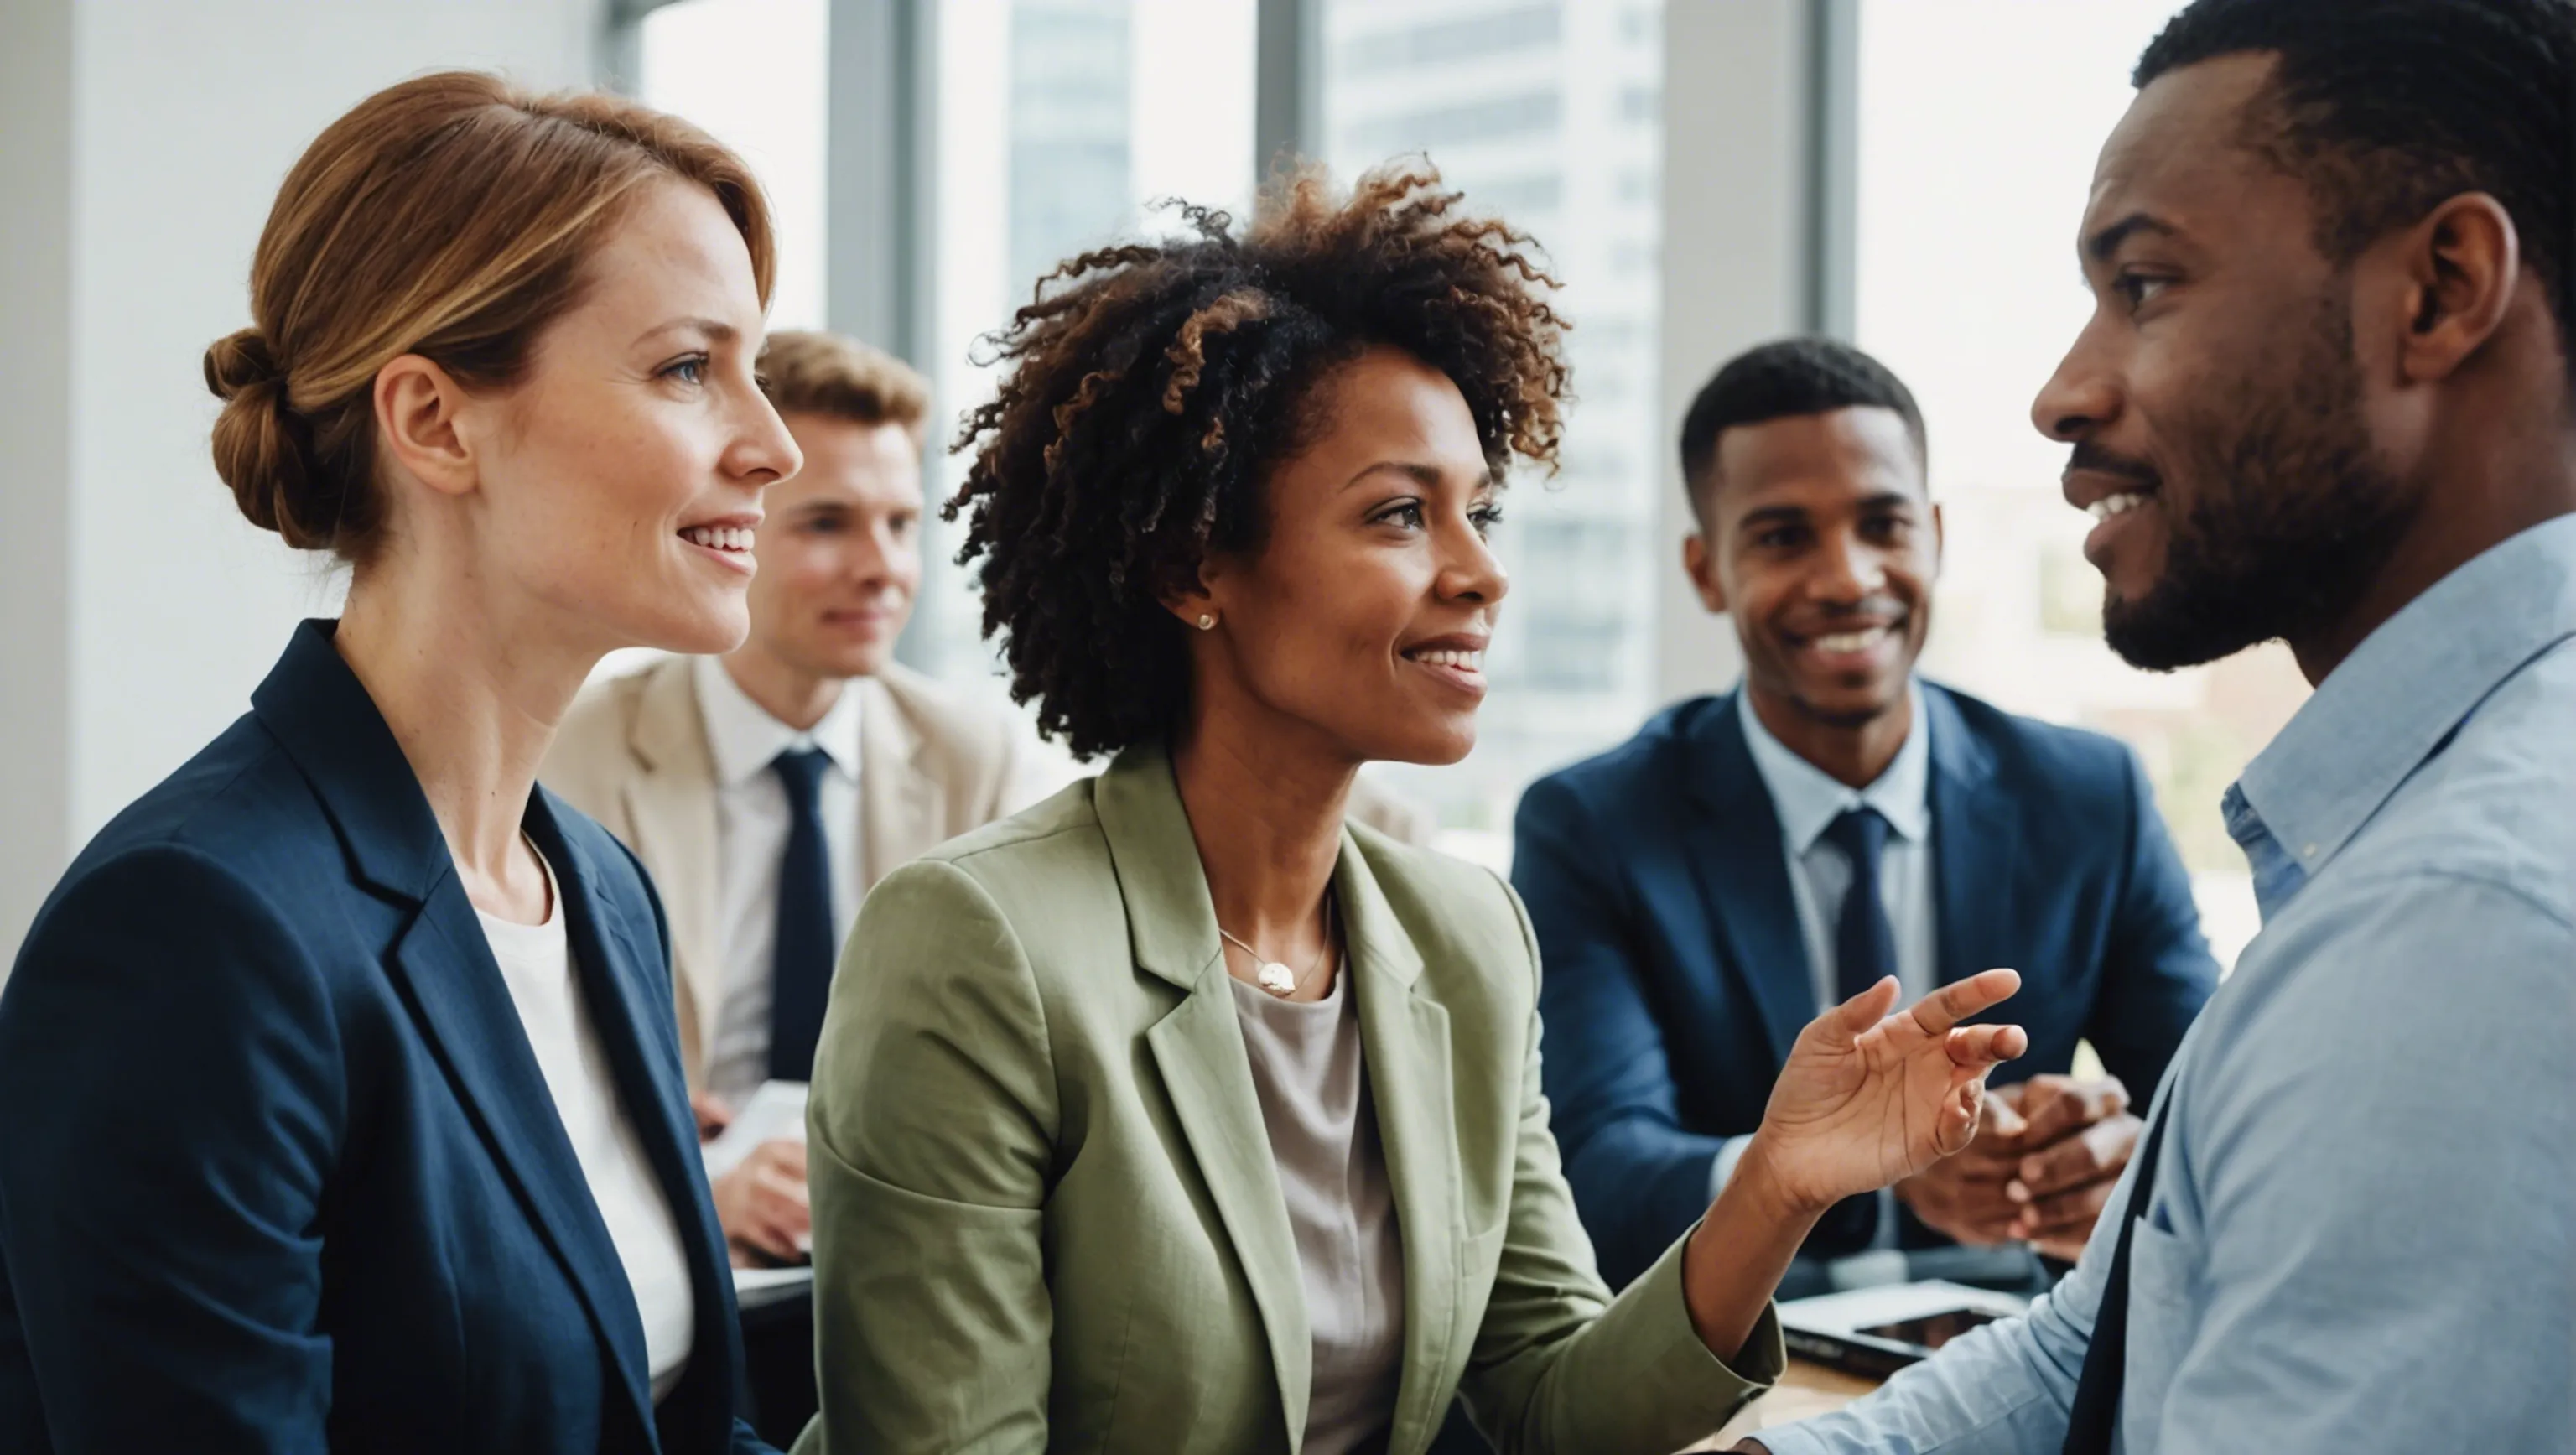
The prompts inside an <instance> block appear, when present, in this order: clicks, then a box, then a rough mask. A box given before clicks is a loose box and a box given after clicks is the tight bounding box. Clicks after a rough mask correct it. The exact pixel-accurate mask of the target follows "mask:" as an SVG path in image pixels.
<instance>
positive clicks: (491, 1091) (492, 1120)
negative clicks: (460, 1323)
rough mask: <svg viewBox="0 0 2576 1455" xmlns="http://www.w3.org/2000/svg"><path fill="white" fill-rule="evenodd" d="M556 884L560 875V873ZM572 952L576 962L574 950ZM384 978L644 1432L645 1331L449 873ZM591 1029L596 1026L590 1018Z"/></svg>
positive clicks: (478, 931)
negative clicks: (575, 1298) (398, 991)
mask: <svg viewBox="0 0 2576 1455" xmlns="http://www.w3.org/2000/svg"><path fill="white" fill-rule="evenodd" d="M556 878H557V880H558V882H561V881H563V880H565V879H566V878H568V876H566V875H562V874H558V875H557V876H556ZM575 953H576V955H578V954H579V953H580V951H579V949H578V948H576V950H575ZM393 963H394V969H395V972H396V976H397V979H398V980H399V981H400V983H401V986H402V988H403V991H404V995H405V999H406V1000H407V1001H408V1002H409V1003H410V1006H411V1009H412V1014H413V1016H414V1017H415V1019H417V1021H418V1022H419V1024H420V1027H421V1031H422V1037H423V1039H424V1040H426V1041H428V1042H429V1044H430V1047H431V1049H432V1051H433V1052H434V1054H435V1055H436V1056H437V1058H438V1061H439V1064H440V1065H441V1066H442V1067H443V1068H444V1069H445V1070H446V1073H447V1079H448V1084H449V1085H450V1086H451V1087H452V1088H453V1089H454V1091H455V1093H456V1099H457V1101H458V1102H459V1103H461V1104H462V1105H463V1106H464V1108H465V1113H466V1116H467V1118H468V1119H469V1120H471V1121H472V1122H473V1124H474V1127H475V1130H476V1131H477V1132H478V1133H480V1134H481V1136H482V1138H483V1141H484V1143H485V1144H486V1145H487V1146H489V1147H490V1148H491V1150H492V1154H493V1158H494V1160H496V1161H497V1162H498V1163H499V1164H500V1166H501V1170H502V1173H503V1175H504V1176H505V1178H506V1179H507V1180H508V1181H509V1183H510V1185H511V1187H512V1190H513V1191H515V1192H516V1193H517V1194H518V1197H519V1201H520V1204H521V1206H522V1207H523V1208H524V1209H525V1210H526V1212H527V1215H528V1220H529V1221H530V1222H531V1223H533V1224H535V1226H536V1229H537V1232H538V1235H539V1236H540V1237H541V1238H542V1239H543V1240H544V1242H545V1243H546V1245H547V1246H548V1247H549V1248H551V1249H552V1250H553V1251H554V1255H555V1257H556V1259H557V1260H558V1261H560V1262H561V1263H562V1264H563V1266H564V1271H565V1272H567V1273H569V1274H570V1275H571V1276H572V1283H573V1287H574V1288H575V1289H576V1290H577V1291H578V1292H579V1294H580V1296H581V1301H582V1305H583V1307H584V1308H586V1309H588V1310H589V1312H590V1319H591V1325H592V1327H593V1328H595V1329H596V1330H598V1332H599V1336H600V1338H601V1340H602V1341H603V1342H605V1343H606V1344H607V1346H608V1348H609V1350H610V1352H611V1353H612V1354H613V1355H614V1356H615V1360H616V1364H617V1369H618V1373H619V1374H620V1375H621V1376H622V1378H623V1382H624V1384H625V1385H626V1391H627V1394H628V1395H629V1396H630V1397H631V1398H632V1399H633V1400H634V1401H635V1410H636V1415H637V1417H638V1418H639V1419H641V1420H642V1421H643V1425H644V1428H646V1429H651V1428H652V1427H653V1402H652V1394H651V1390H650V1389H649V1387H648V1386H647V1383H646V1358H645V1352H644V1327H643V1325H642V1323H641V1322H640V1321H639V1320H638V1319H637V1317H636V1313H635V1299H634V1294H633V1292H632V1290H631V1289H629V1288H628V1286H627V1283H626V1270H625V1267H624V1265H623V1264H621V1263H619V1262H618V1259H617V1248H616V1245H615V1244H614V1243H612V1242H610V1241H609V1237H608V1227H607V1225H606V1224H605V1223H603V1222H601V1221H600V1217H599V1207H598V1204H597V1203H596V1202H595V1201H594V1200H593V1199H592V1197H591V1194H590V1186H589V1184H588V1183H587V1182H585V1181H584V1180H583V1177H582V1171H581V1162H580V1160H579V1159H578V1158H576V1157H575V1156H574V1155H573V1150H572V1143H571V1141H570V1140H569V1139H567V1138H566V1137H565V1136H564V1132H563V1122H562V1120H561V1119H560V1118H558V1117H557V1116H555V1114H554V1093H553V1092H552V1091H551V1090H550V1089H549V1088H548V1087H547V1085H546V1079H545V1075H544V1073H543V1072H541V1071H539V1070H538V1069H537V1061H536V1056H535V1055H534V1053H532V1052H531V1051H530V1050H529V1048H528V1037H527V1032H526V1030H525V1028H524V1027H522V1026H521V1025H520V1023H519V1014H518V1008H517V1007H516V1006H515V1005H513V1004H512V1003H511V1000H510V992H509V989H508V987H507V986H505V985H504V984H503V983H502V980H501V969H500V966H499V965H497V964H496V963H494V961H493V959H492V950H491V946H490V944H489V943H488V942H487V941H486V940H485V939H484V937H483V926H482V924H481V923H480V922H479V921H478V920H476V919H475V917H474V906H473V905H472V904H471V903H470V902H468V901H467V899H466V897H465V890H464V887H463V886H462V885H461V884H459V883H458V882H457V879H456V876H455V874H454V873H453V872H450V873H447V874H445V875H442V876H441V878H440V879H439V881H438V883H437V884H436V885H435V886H434V887H433V888H432V889H431V890H430V894H429V898H428V901H427V903H425V904H423V905H422V906H421V911H420V914H419V917H418V918H416V919H414V920H413V921H412V924H411V926H410V927H409V929H408V930H407V932H406V933H405V934H404V935H403V937H402V939H401V940H400V941H399V942H398V943H397V945H396V946H395V953H394V960H393ZM592 1018H593V1019H594V1020H595V1021H597V1020H605V1019H608V1017H603V1016H600V1015H598V1014H597V1013H596V1012H594V1014H593V1017H592Z"/></svg>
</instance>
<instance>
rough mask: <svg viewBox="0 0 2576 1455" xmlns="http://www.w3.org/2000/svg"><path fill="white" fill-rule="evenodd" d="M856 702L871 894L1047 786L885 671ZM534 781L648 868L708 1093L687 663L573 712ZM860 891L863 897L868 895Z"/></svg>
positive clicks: (904, 677) (704, 862) (710, 813)
mask: <svg viewBox="0 0 2576 1455" xmlns="http://www.w3.org/2000/svg"><path fill="white" fill-rule="evenodd" d="M849 690H850V691H853V692H856V693H857V694H859V844H860V858H861V865H862V872H863V874H864V875H865V877H866V880H867V885H870V886H872V885H874V884H875V882H876V881H877V880H879V879H882V878H884V877H885V876H886V875H887V874H888V873H891V872H892V871H894V870H895V869H897V868H900V867H902V866H903V865H904V864H906V863H908V862H910V861H911V860H913V859H915V858H918V857H920V856H921V855H922V854H925V853H927V852H929V851H930V850H932V849H934V848H937V847H938V846H939V845H940V844H942V843H945V842H947V841H948V840H949V839H952V838H955V837H956V836H957V835H959V834H962V833H965V832H966V831H968V830H969V829H976V828H981V827H983V826H984V825H985V824H988V823H991V822H993V821H994V820H996V819H999V818H1002V817H1004V816H1005V815H1007V814H1009V813H1011V812H1013V811H1015V810H1017V809H1018V808H1020V807H1022V806H1023V805H1025V804H1027V803H1028V802H1030V801H1032V800H1033V799H1034V798H1036V797H1037V796H1038V795H1039V794H1041V793H1043V792H1044V791H1045V790H1046V789H1047V788H1049V787H1052V786H1053V785H1052V784H1049V783H1047V782H1045V781H1043V775H1042V773H1041V772H1040V771H1039V769H1038V765H1037V763H1036V761H1035V756H1036V755H1035V754H1034V753H1033V752H1032V751H1031V746H1030V743H1029V740H1028V737H1027V735H1026V733H1025V732H1024V731H1023V730H1022V729H1021V728H1020V725H1019V724H1018V723H1017V722H1015V721H1013V720H1012V719H1011V718H1009V717H1008V716H1006V715H1004V714H1002V713H1000V712H997V711H994V710H992V709H989V708H984V707H980V706H977V705H975V704H971V703H968V702H965V701H962V700H960V699H958V698H956V697H954V696H951V695H950V694H948V693H946V692H944V691H942V690H941V689H940V688H939V687H938V686H937V685H935V684H934V683H932V682H931V681H930V679H928V678H926V677H923V676H922V675H921V674H919V673H917V672H913V671H911V670H909V669H907V668H904V667H901V666H896V665H894V664H891V663H889V664H888V665H887V666H886V668H885V670H884V671H883V672H881V673H879V674H878V675H876V676H873V677H862V678H857V679H855V680H853V681H852V682H851V683H850V686H849ZM540 776H541V777H542V778H543V779H544V781H545V785H546V786H547V787H548V788H551V789H553V790H554V791H555V792H557V793H559V794H561V795H563V796H564V797H565V798H566V799H568V800H570V801H571V803H572V805H573V806H574V807H575V808H578V809H580V810H581V811H582V812H584V813H587V814H589V815H590V816H591V817H592V818H595V819H597V820H599V821H600V823H601V824H603V825H605V826H606V827H607V829H608V831H609V832H610V833H612V834H615V835H616V836H617V837H618V838H619V839H620V840H622V841H624V843H625V844H626V846H627V847H628V848H630V849H633V850H634V851H635V855H636V857H637V858H639V859H642V860H643V861H644V867H645V869H646V871H647V872H649V873H650V874H651V875H652V876H653V887H654V888H655V889H656V890H657V891H659V892H660V894H661V896H662V912H663V914H664V916H665V917H666V918H667V919H668V920H669V922H670V927H671V980H672V987H673V991H674V994H675V996H676V998H677V1000H678V1013H679V1021H680V1054H681V1057H682V1059H683V1061H684V1063H685V1065H686V1068H687V1071H688V1075H689V1089H690V1090H692V1091H696V1090H698V1089H699V1088H700V1087H702V1086H703V1085H704V1083H705V1078H706V1057H707V1048H708V1046H709V1045H711V1044H712V1043H713V1042H714V1039H715V1022H716V1011H717V1008H718V1006H719V1005H720V1004H721V1002H722V999H723V994H722V987H723V978H724V973H725V951H724V946H723V945H721V944H719V943H718V942H717V940H718V927H717V919H718V910H717V893H718V890H717V882H718V881H717V864H716V856H717V842H716V838H717V835H716V769H715V755H714V753H713V751H712V750H711V749H710V748H709V747H708V746H707V730H706V719H705V717H704V715H702V714H701V713H700V712H699V710H698V692H697V684H696V680H695V677H694V674H693V673H692V672H691V670H690V659H689V658H686V657H673V658H670V659H668V660H666V661H662V662H657V663H655V664H654V665H653V666H651V667H648V668H646V669H644V670H643V671H641V672H636V673H633V674H630V675H628V676H623V677H616V678H611V679H610V680H608V681H605V682H601V683H596V684H594V685H593V686H592V687H590V688H589V689H588V690H586V691H585V692H584V693H583V694H582V696H581V697H580V699H579V700H577V701H576V702H574V704H573V707H572V710H571V711H570V712H569V713H567V714H565V716H564V721H563V725H562V727H561V728H560V729H559V730H558V731H557V732H556V734H555V742H554V747H553V749H552V750H551V751H550V752H548V754H547V755H546V761H545V766H544V769H543V770H542V772H541V774H540ZM863 887H865V886H863Z"/></svg>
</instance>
